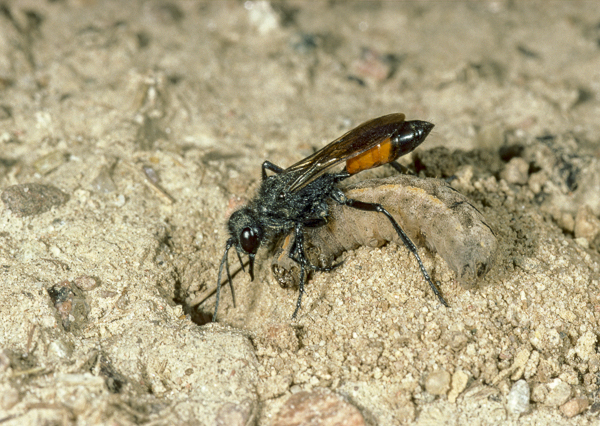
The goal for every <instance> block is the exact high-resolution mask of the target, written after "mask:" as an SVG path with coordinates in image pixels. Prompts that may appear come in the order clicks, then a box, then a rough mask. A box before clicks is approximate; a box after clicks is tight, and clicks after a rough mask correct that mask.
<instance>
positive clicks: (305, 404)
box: [272, 389, 365, 426]
mask: <svg viewBox="0 0 600 426" xmlns="http://www.w3.org/2000/svg"><path fill="white" fill-rule="evenodd" d="M272 424H273V426H298V425H319V426H337V425H344V426H365V420H364V418H363V416H362V414H361V413H360V411H358V409H357V408H356V407H355V406H353V405H352V404H350V403H349V402H347V401H346V400H345V399H343V398H342V397H341V396H340V395H337V394H336V393H334V392H331V391H330V390H328V389H319V390H315V391H313V392H306V391H301V392H298V393H295V394H293V395H292V396H290V397H289V398H288V399H287V401H286V402H285V403H284V404H283V406H282V407H281V409H280V410H279V412H278V413H277V415H276V416H275V420H274V421H273V423H272Z"/></svg>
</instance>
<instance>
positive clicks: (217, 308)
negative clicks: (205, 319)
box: [212, 238, 233, 322]
mask: <svg viewBox="0 0 600 426" xmlns="http://www.w3.org/2000/svg"><path fill="white" fill-rule="evenodd" d="M232 245H233V238H230V239H228V240H227V244H225V253H224V254H223V259H221V263H220V264H219V275H218V277H217V300H216V301H215V313H214V314H213V317H212V320H213V322H216V321H217V311H218V310H219V296H220V295H221V275H222V273H223V264H226V265H227V277H228V278H229V284H230V285H231V275H229V263H228V262H227V254H228V253H229V249H230V248H231V246H232Z"/></svg>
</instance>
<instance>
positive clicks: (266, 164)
mask: <svg viewBox="0 0 600 426" xmlns="http://www.w3.org/2000/svg"><path fill="white" fill-rule="evenodd" d="M267 170H270V171H272V172H274V173H276V174H279V173H281V172H283V170H284V169H283V168H281V167H279V166H278V165H276V164H273V163H271V162H270V161H268V160H267V161H265V162H264V163H262V180H265V179H267Z"/></svg>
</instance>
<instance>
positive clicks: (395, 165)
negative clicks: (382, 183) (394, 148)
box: [388, 161, 414, 175]
mask: <svg viewBox="0 0 600 426" xmlns="http://www.w3.org/2000/svg"><path fill="white" fill-rule="evenodd" d="M388 164H389V165H390V166H392V167H393V168H394V169H396V171H397V172H398V173H400V174H402V175H414V173H413V172H412V171H411V170H410V169H409V168H408V167H406V166H403V165H402V164H400V163H398V162H397V161H392V162H391V163H388Z"/></svg>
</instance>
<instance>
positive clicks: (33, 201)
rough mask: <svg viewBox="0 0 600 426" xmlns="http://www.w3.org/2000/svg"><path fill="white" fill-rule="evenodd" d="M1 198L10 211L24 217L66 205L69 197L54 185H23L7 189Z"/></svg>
mask: <svg viewBox="0 0 600 426" xmlns="http://www.w3.org/2000/svg"><path fill="white" fill-rule="evenodd" d="M0 198H2V201H3V202H4V205H6V207H7V208H8V209H9V210H10V211H12V212H13V213H14V214H15V215H17V216H19V217H23V216H33V215H38V214H41V213H44V212H47V211H48V210H50V209H51V208H52V207H54V206H60V205H61V204H64V203H65V202H66V201H67V200H68V199H69V196H68V195H67V194H65V193H64V192H62V191H61V190H60V189H58V188H55V187H54V186H52V185H42V184H40V183H22V184H19V185H13V186H9V187H8V188H6V189H5V190H4V192H2V195H1V196H0Z"/></svg>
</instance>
